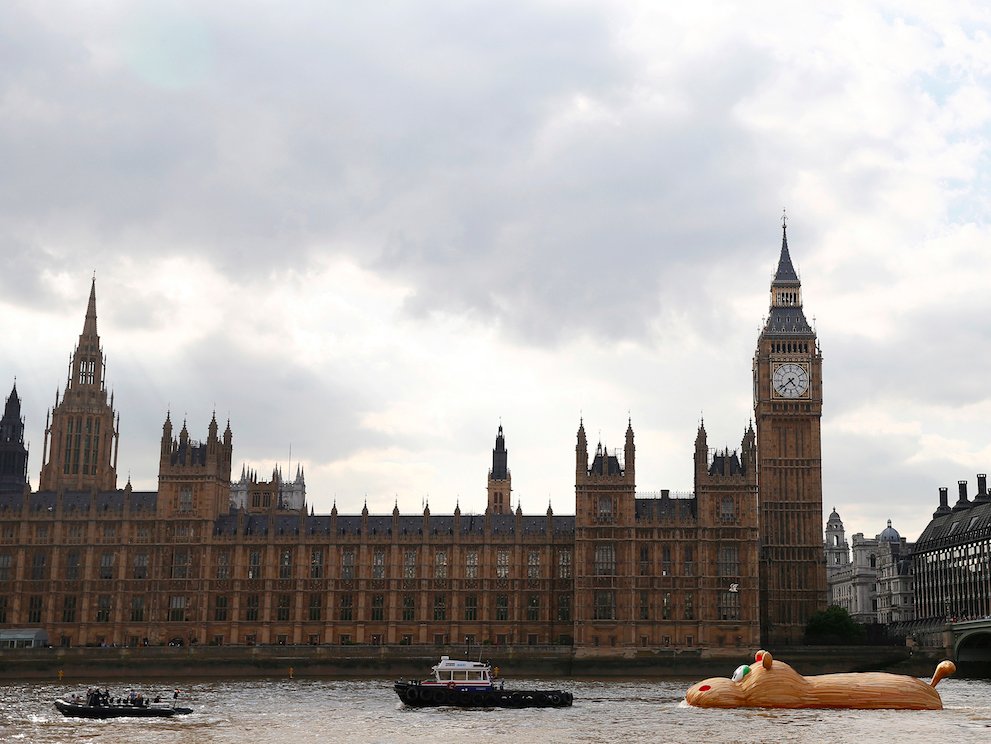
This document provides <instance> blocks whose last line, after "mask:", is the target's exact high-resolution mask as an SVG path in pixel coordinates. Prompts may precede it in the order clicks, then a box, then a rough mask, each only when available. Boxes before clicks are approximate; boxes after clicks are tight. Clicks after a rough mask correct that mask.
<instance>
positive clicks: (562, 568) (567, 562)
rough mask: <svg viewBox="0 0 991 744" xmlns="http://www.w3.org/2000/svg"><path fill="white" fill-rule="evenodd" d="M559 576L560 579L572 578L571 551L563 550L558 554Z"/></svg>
mask: <svg viewBox="0 0 991 744" xmlns="http://www.w3.org/2000/svg"><path fill="white" fill-rule="evenodd" d="M557 577H558V578H559V579H570V578H571V551H570V550H562V551H560V552H559V553H558V554H557Z"/></svg>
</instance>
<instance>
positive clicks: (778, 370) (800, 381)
mask: <svg viewBox="0 0 991 744" xmlns="http://www.w3.org/2000/svg"><path fill="white" fill-rule="evenodd" d="M771 388H772V389H773V391H774V392H775V393H777V394H778V395H779V396H781V397H782V398H800V397H801V396H803V395H805V393H806V391H808V389H809V371H808V370H807V369H806V368H805V366H804V365H801V364H795V363H793V362H789V363H787V364H780V365H778V366H777V367H775V368H774V371H773V372H772V374H771Z"/></svg>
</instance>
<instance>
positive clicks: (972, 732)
mask: <svg viewBox="0 0 991 744" xmlns="http://www.w3.org/2000/svg"><path fill="white" fill-rule="evenodd" d="M691 682H692V680H657V679H638V680H621V681H592V680H587V679H586V680H561V679H553V680H552V679H544V680H526V681H521V682H519V683H517V684H513V685H510V684H508V683H507V687H510V686H512V687H529V688H538V689H539V688H560V689H567V690H571V691H572V692H573V693H574V696H575V703H574V706H573V707H571V708H545V709H539V708H537V709H524V710H505V709H501V710H500V709H496V710H459V709H454V708H426V709H411V708H406V707H405V706H403V705H402V704H401V703H400V702H399V700H398V698H397V697H396V695H395V693H394V692H393V691H392V687H391V684H390V681H389V680H327V679H320V680H307V679H296V680H289V679H286V680H237V681H222V682H218V681H199V680H197V681H192V680H175V681H168V682H161V683H156V684H155V685H154V686H149V685H142V686H140V687H138V686H137V685H136V686H135V689H141V690H143V691H144V692H161V693H162V694H164V695H167V696H168V697H170V698H171V690H172V689H173V688H174V687H176V686H178V687H180V688H181V689H182V697H183V704H185V705H188V706H190V707H192V708H194V709H195V712H194V713H193V714H192V715H189V716H184V717H182V718H177V719H162V720H153V719H148V720H140V719H130V720H127V719H125V720H116V721H86V720H80V719H71V718H64V717H62V715H61V714H60V713H58V711H56V710H55V708H54V707H53V706H52V700H53V699H54V698H56V697H59V696H62V695H66V694H69V693H71V692H81V691H83V689H84V687H85V685H69V684H64V685H61V684H49V683H38V682H31V683H23V684H6V685H3V687H2V690H3V699H2V701H0V711H2V712H0V742H27V743H30V744H48V743H51V742H72V743H73V744H76V743H78V742H92V743H93V744H123V743H125V742H126V743H127V744H134V743H135V742H140V743H141V744H158V743H159V742H161V743H163V744H167V743H168V744H172V743H174V744H214V743H216V744H221V743H222V742H223V743H228V742H229V743H230V744H309V743H311V742H313V743H316V742H319V743H320V744H327V743H330V742H347V744H361V743H363V742H458V743H459V744H461V743H465V744H466V743H469V742H470V743H472V744H474V743H475V742H501V743H502V742H526V743H527V744H544V743H545V742H562V743H563V742H589V743H591V742H624V744H633V742H686V743H687V742H691V744H699V743H702V744H706V743H709V742H713V743H715V742H728V743H729V742H732V743H733V744H739V743H740V742H816V743H818V742H828V743H829V744H841V743H843V742H856V743H857V744H867V743H868V742H871V743H873V742H877V743H881V742H889V741H890V742H899V743H901V742H916V741H918V742H931V743H932V744H938V743H939V742H952V743H953V744H962V743H963V742H987V741H988V740H989V737H991V682H989V681H977V680H963V679H953V678H950V679H947V680H944V681H943V682H941V683H940V685H939V691H940V693H941V694H942V697H943V704H944V706H945V709H944V710H942V711H847V710H793V711H778V710H731V711H726V710H702V709H697V708H690V707H688V706H687V705H685V703H684V702H683V697H684V693H685V690H686V689H687V688H688V686H689V684H690V683H691ZM111 689H112V690H113V691H115V692H119V693H121V694H122V693H124V692H126V691H127V690H128V689H129V685H128V684H126V683H120V682H118V683H116V684H114V685H113V687H112V688H111Z"/></svg>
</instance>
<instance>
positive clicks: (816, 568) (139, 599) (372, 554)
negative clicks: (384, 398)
mask: <svg viewBox="0 0 991 744" xmlns="http://www.w3.org/2000/svg"><path fill="white" fill-rule="evenodd" d="M790 266H791V263H790V258H789V257H788V253H787V243H786V242H785V243H784V244H783V247H782V259H781V267H779V271H778V276H777V277H776V279H775V283H774V284H772V320H770V321H769V322H768V326H767V327H766V328H765V331H764V333H763V334H762V335H761V339H760V342H759V345H758V351H757V356H756V357H755V362H754V384H755V411H756V413H757V430H756V431H755V430H754V427H753V426H749V427H748V428H747V429H746V430H745V431H744V434H743V438H742V440H741V444H740V448H739V450H737V451H712V450H710V449H709V448H708V444H707V434H706V431H705V428H704V426H699V429H698V432H697V436H696V441H695V448H694V493H692V494H688V495H682V496H672V495H671V494H670V492H668V491H661V492H660V493H659V494H653V495H645V494H640V495H638V494H637V486H636V478H635V475H636V457H637V452H636V447H635V443H634V430H633V426H632V422H631V421H628V424H627V429H626V433H625V443H624V447H623V450H622V452H610V451H607V450H606V448H604V447H603V446H602V445H601V443H600V444H598V445H597V447H596V448H595V451H594V454H592V455H591V457H590V451H589V445H588V441H587V437H586V434H585V427H584V423H583V422H582V423H581V424H580V425H579V428H578V435H577V444H576V460H575V472H574V477H575V514H574V516H558V515H555V514H554V513H553V512H552V510H551V509H550V507H548V509H547V512H546V514H540V515H524V514H523V513H522V511H521V510H520V508H519V506H517V509H516V511H515V513H513V512H512V511H511V509H510V494H511V490H512V489H511V480H510V471H509V467H508V451H507V449H506V446H505V445H506V443H505V435H504V432H503V429H502V426H501V425H500V427H499V431H498V435H497V437H496V445H495V448H494V449H493V452H492V467H491V469H490V470H489V473H488V481H487V482H488V489H487V490H488V498H487V504H486V506H485V511H484V513H482V514H463V513H462V512H461V509H460V507H459V508H456V509H455V511H454V513H453V514H448V515H432V514H431V513H430V509H429V507H428V508H425V509H424V510H423V513H422V514H419V513H417V514H413V515H409V514H406V515H404V514H400V512H399V509H398V505H397V507H396V508H394V509H393V512H392V514H391V515H371V514H369V513H368V509H367V507H366V508H365V509H363V510H362V512H361V513H360V514H353V515H343V514H339V513H338V511H337V507H336V505H335V506H334V508H333V509H332V510H331V512H330V514H323V515H318V514H314V513H313V510H312V508H311V507H310V506H309V505H308V504H307V502H306V499H305V484H304V483H303V478H302V473H301V472H298V473H297V477H296V480H295V481H293V482H291V483H290V482H289V481H286V480H284V479H283V478H282V476H281V473H280V472H279V471H278V470H276V471H275V472H274V474H273V478H272V480H271V481H269V482H264V481H259V480H258V479H257V475H256V474H254V473H248V472H247V471H246V470H242V476H241V479H240V481H236V482H234V483H232V481H231V464H232V461H233V452H234V449H233V434H232V431H231V427H230V425H229V423H228V425H227V426H226V429H225V431H224V432H223V433H220V431H219V426H218V423H217V421H216V417H213V418H212V419H211V420H210V422H209V424H208V426H207V436H206V439H205V440H203V441H196V440H194V439H192V438H191V437H190V434H189V431H188V429H187V425H186V422H183V426H182V429H181V430H180V432H179V434H178V435H177V436H176V435H175V434H174V433H173V426H172V421H171V417H170V416H169V415H168V414H167V415H166V418H165V423H164V425H163V430H162V440H161V450H160V459H159V487H158V490H157V491H155V492H139V491H134V490H133V489H132V488H131V485H130V483H128V484H127V486H126V487H125V488H123V489H118V488H116V444H117V425H116V420H115V413H114V409H113V398H112V396H111V397H110V399H109V400H108V399H107V394H106V388H105V386H104V381H103V372H104V369H103V356H102V349H101V348H100V345H99V337H98V336H97V334H96V299H95V284H94V287H93V289H92V291H91V294H90V301H89V306H88V308H87V313H86V320H85V324H84V330H83V334H82V335H81V336H80V340H79V344H78V346H77V348H76V351H75V354H74V356H73V362H72V366H71V368H70V376H69V382H68V385H67V388H66V392H65V395H64V397H63V398H62V400H61V401H59V400H57V401H56V406H55V408H54V409H53V411H52V413H51V417H50V420H49V422H48V423H47V426H46V447H45V450H46V457H45V462H44V464H43V467H42V473H41V481H40V482H41V489H40V490H39V491H38V492H34V493H32V492H31V491H30V489H29V488H27V487H26V486H25V485H24V484H23V483H21V484H19V485H18V484H14V485H8V486H5V487H0V625H6V626H28V627H42V628H44V629H46V630H47V631H48V633H49V637H50V638H51V639H52V641H53V642H54V643H62V644H65V645H77V644H102V643H114V644H127V645H133V644H143V643H151V644H159V643H169V642H174V643H198V644H211V643H212V644H282V643H285V644H305V643H312V644H327V643H333V644H342V643H343V644H347V643H361V644H432V643H461V642H463V641H464V640H465V639H466V638H468V639H470V640H471V641H472V642H473V643H486V642H487V643H492V644H502V643H507V644H508V643H514V644H555V643H564V644H574V645H575V646H578V647H581V648H586V649H594V648H596V647H599V648H603V649H609V648H616V649H623V648H626V649H629V648H632V647H654V648H656V647H663V646H672V647H684V648H698V647H704V648H705V647H707V648H719V647H725V648H727V649H731V648H737V647H743V648H754V647H755V646H757V645H758V644H759V642H760V617H761V605H760V599H761V597H764V598H765V599H766V601H767V603H766V605H765V613H766V616H767V617H768V618H769V619H770V620H772V621H773V622H774V629H775V632H778V633H784V634H785V636H786V637H788V638H792V639H793V638H794V637H795V629H796V628H797V627H799V623H801V622H804V618H805V617H806V615H807V614H808V613H809V612H810V611H811V609H812V608H818V607H819V606H821V605H822V604H823V603H824V602H823V601H824V598H825V571H824V566H823V561H822V545H821V511H820V512H816V513H813V512H815V509H816V508H817V507H816V504H821V486H820V485H819V472H820V456H819V440H818V431H819V429H818V425H819V424H818V422H819V412H820V410H821V357H820V355H819V353H818V349H817V347H816V345H815V335H814V334H813V333H812V332H811V331H810V330H809V329H808V327H807V324H805V325H802V323H804V316H802V315H801V303H800V297H799V294H798V292H799V287H798V285H797V278H796V279H795V280H794V281H793V280H791V279H789V277H788V276H787V271H785V270H786V269H788V268H790ZM792 273H793V270H792ZM789 321H790V322H791V323H792V325H788V322H789ZM787 364H790V365H792V366H795V367H800V368H801V369H804V370H805V371H806V372H807V374H808V377H809V379H810V384H809V386H808V388H807V390H803V391H802V392H801V393H799V394H797V395H790V393H791V392H792V390H791V388H790V387H788V388H787V390H788V393H789V394H788V395H783V394H781V393H780V392H774V390H775V389H774V388H772V385H773V384H774V383H773V380H774V379H775V375H777V374H778V371H779V370H780V369H781V368H782V367H783V366H784V365H787ZM778 376H780V375H778ZM762 437H766V438H767V441H766V442H763V443H762V442H761V438H762ZM647 456H649V453H648V455H647ZM759 476H760V478H763V479H766V483H765V482H763V481H761V485H760V489H759V490H760V496H761V499H766V503H765V502H761V503H759V501H758V482H759ZM765 492H766V497H765ZM817 524H818V527H817V526H816V525H817ZM762 530H763V531H764V532H763V534H762V532H761V531H762ZM810 531H813V532H814V534H815V535H816V538H815V549H816V554H817V556H818V558H817V559H815V560H813V559H811V558H810V557H809V556H808V555H807V552H808V551H807V547H808V546H807V545H806V542H809V541H810V540H811V538H809V536H808V534H807V533H810ZM762 536H763V540H762ZM795 536H797V540H796V539H795ZM761 551H763V553H762V552H761ZM761 566H763V568H764V570H765V571H767V572H768V576H769V578H768V579H767V580H766V581H762V579H761V575H760V570H759V569H760V568H761ZM817 572H818V573H817ZM820 573H821V576H820V575H819V574H820ZM772 637H774V636H772Z"/></svg>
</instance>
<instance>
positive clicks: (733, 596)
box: [716, 592, 740, 620]
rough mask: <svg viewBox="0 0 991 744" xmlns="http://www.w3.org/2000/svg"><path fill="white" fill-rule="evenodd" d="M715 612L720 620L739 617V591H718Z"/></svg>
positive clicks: (737, 618)
mask: <svg viewBox="0 0 991 744" xmlns="http://www.w3.org/2000/svg"><path fill="white" fill-rule="evenodd" d="M716 612H717V615H718V617H719V619H720V620H739V619H740V594H739V592H719V600H718V606H717V607H716Z"/></svg>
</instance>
